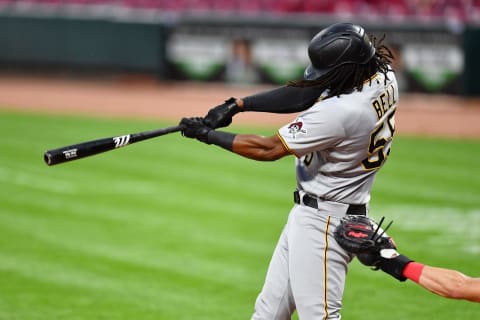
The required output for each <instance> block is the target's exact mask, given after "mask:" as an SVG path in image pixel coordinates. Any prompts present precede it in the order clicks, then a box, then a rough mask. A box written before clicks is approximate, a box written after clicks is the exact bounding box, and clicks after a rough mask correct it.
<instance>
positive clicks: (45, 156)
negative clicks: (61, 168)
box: [43, 152, 52, 166]
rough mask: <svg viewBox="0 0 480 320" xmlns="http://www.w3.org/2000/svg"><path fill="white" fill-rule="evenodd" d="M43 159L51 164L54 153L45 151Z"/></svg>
mask: <svg viewBox="0 0 480 320" xmlns="http://www.w3.org/2000/svg"><path fill="white" fill-rule="evenodd" d="M43 161H45V163H46V164H47V165H49V166H50V165H52V155H51V154H50V153H49V152H45V153H44V154H43Z"/></svg>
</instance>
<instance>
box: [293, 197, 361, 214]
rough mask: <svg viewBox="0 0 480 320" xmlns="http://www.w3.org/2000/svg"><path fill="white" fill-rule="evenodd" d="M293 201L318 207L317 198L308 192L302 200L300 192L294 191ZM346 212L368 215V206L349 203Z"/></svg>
mask: <svg viewBox="0 0 480 320" xmlns="http://www.w3.org/2000/svg"><path fill="white" fill-rule="evenodd" d="M293 201H294V202H295V203H297V204H301V203H303V204H304V205H306V206H308V207H311V208H314V209H318V201H317V198H314V197H312V196H310V195H308V194H304V195H303V197H302V201H300V193H299V192H298V191H295V192H294V193H293ZM346 214H351V215H357V216H366V215H367V206H365V205H364V204H350V205H348V209H347V212H346Z"/></svg>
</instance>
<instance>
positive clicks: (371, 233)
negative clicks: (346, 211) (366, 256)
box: [334, 215, 395, 254]
mask: <svg viewBox="0 0 480 320" xmlns="http://www.w3.org/2000/svg"><path fill="white" fill-rule="evenodd" d="M382 222H383V218H382V220H381V222H380V224H377V223H376V222H375V221H374V220H373V219H371V218H368V217H366V216H358V215H347V216H345V217H344V218H342V220H341V221H340V224H339V225H338V227H337V228H336V229H335V232H334V237H335V240H337V242H338V244H339V245H340V246H341V247H342V248H343V249H344V250H346V251H348V252H350V253H353V254H361V253H366V252H373V251H379V250H380V249H384V248H387V247H389V248H394V247H395V246H394V244H393V242H392V241H391V239H390V237H388V236H386V235H385V231H386V230H387V229H388V228H389V227H390V225H391V224H392V222H390V224H389V225H388V226H387V227H386V228H385V230H382V229H381V228H380V225H381V224H382Z"/></svg>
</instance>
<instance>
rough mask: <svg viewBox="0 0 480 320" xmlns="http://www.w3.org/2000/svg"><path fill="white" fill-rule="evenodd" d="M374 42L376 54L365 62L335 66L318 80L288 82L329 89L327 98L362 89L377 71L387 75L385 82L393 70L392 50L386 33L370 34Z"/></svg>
mask: <svg viewBox="0 0 480 320" xmlns="http://www.w3.org/2000/svg"><path fill="white" fill-rule="evenodd" d="M370 39H372V40H371V41H372V44H373V46H374V47H375V55H374V56H373V57H372V59H370V60H369V61H368V62H367V63H365V64H357V63H348V64H344V65H340V66H337V67H334V68H333V69H332V70H330V71H329V72H327V73H326V74H324V75H322V76H321V77H320V78H318V79H316V80H304V79H300V80H293V81H289V82H288V86H291V87H302V88H304V87H317V88H320V89H321V91H322V92H323V91H325V90H327V89H328V90H329V91H328V94H327V96H326V97H325V99H326V98H330V97H334V96H339V95H341V94H342V93H349V92H352V91H353V90H355V89H357V90H362V89H363V85H364V83H365V82H366V81H367V80H369V84H371V82H372V77H373V75H374V74H375V73H377V72H381V73H383V74H384V75H385V83H386V82H387V80H388V77H387V73H388V72H389V71H390V70H391V68H390V64H391V62H392V60H393V58H394V57H393V53H392V51H391V50H390V49H389V48H388V47H387V46H386V45H384V44H383V41H384V40H385V34H384V35H383V36H382V37H381V38H380V39H377V38H376V37H375V36H370Z"/></svg>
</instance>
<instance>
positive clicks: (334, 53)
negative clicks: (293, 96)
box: [304, 23, 375, 80]
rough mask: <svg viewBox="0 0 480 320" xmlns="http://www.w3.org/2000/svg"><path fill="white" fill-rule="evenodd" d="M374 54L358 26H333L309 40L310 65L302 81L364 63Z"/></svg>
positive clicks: (368, 40)
mask: <svg viewBox="0 0 480 320" xmlns="http://www.w3.org/2000/svg"><path fill="white" fill-rule="evenodd" d="M374 55H375V47H374V45H373V43H372V42H371V41H370V39H369V37H368V36H367V34H366V33H365V30H364V29H363V28H362V27H361V26H358V25H354V24H351V23H337V24H333V25H331V26H329V27H327V28H325V29H323V30H322V31H320V32H319V33H317V34H316V35H315V36H314V37H313V39H312V40H311V41H310V44H309V46H308V56H309V58H310V65H309V66H308V67H307V68H306V69H305V72H304V79H305V80H316V79H318V78H320V77H321V76H322V75H324V74H326V73H327V72H329V71H331V70H332V69H333V68H335V67H338V66H341V65H344V64H350V63H355V64H366V63H367V62H368V61H370V59H371V58H372V57H373V56H374Z"/></svg>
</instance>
